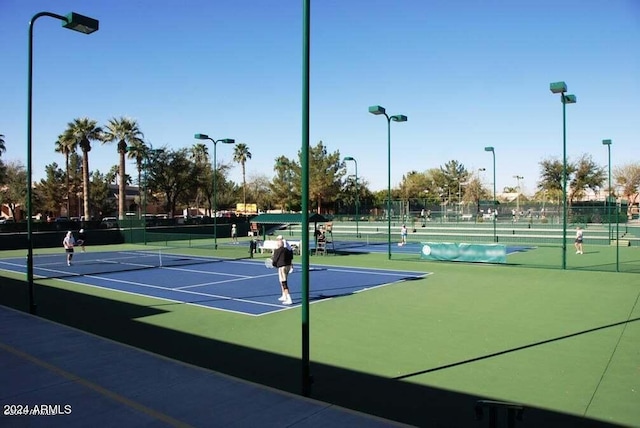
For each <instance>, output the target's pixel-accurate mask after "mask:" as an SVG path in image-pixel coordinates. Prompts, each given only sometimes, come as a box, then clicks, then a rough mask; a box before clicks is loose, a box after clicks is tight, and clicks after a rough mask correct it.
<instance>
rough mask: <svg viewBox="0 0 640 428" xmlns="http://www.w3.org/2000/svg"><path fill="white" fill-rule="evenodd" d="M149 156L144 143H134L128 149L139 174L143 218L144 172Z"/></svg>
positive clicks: (139, 192)
mask: <svg viewBox="0 0 640 428" xmlns="http://www.w3.org/2000/svg"><path fill="white" fill-rule="evenodd" d="M148 155H149V147H147V145H146V144H145V143H143V142H142V141H138V142H133V143H131V144H130V145H129V147H128V148H127V157H128V158H129V159H134V160H135V161H136V171H137V172H138V181H137V183H138V200H139V204H138V216H139V217H142V204H143V203H145V202H146V201H144V199H145V198H143V197H142V189H143V188H144V185H143V183H142V171H143V170H144V165H145V162H146V159H147V156H148Z"/></svg>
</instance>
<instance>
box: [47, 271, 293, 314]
mask: <svg viewBox="0 0 640 428" xmlns="http://www.w3.org/2000/svg"><path fill="white" fill-rule="evenodd" d="M56 280H57V281H62V282H68V283H69V284H73V285H76V286H77V285H82V286H86V287H92V288H99V289H101V290H107V291H112V292H113V291H115V292H117V293H125V294H130V295H132V296H138V297H143V298H145V299H157V300H164V301H166V302H171V303H176V304H181V305H189V306H197V307H199V308H203V309H209V310H215V311H222V312H229V313H232V314H238V315H248V316H251V317H259V316H262V315H266V314H270V313H273V312H280V311H270V312H267V313H266V314H252V313H249V312H243V311H235V310H233V309H226V308H219V307H217V306H207V305H203V304H200V303H197V302H185V301H184V300H175V299H170V298H168V297H160V296H151V295H149V294H144V293H136V292H135V291H128V290H116V289H113V288H110V287H106V286H103V285H96V284H84V283H81V282H75V281H72V280H70V279H60V278H56ZM156 306H157V305H151V306H150V307H151V308H154V307H156ZM292 307H295V306H293V305H292V306H287V307H285V308H282V309H290V308H292Z"/></svg>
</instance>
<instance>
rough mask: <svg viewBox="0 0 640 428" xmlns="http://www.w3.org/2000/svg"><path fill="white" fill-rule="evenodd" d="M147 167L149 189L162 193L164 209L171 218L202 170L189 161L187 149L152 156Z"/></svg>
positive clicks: (167, 151) (157, 153) (166, 151)
mask: <svg viewBox="0 0 640 428" xmlns="http://www.w3.org/2000/svg"><path fill="white" fill-rule="evenodd" d="M153 160H154V161H153V162H151V164H150V165H149V188H150V190H151V189H155V190H157V191H159V192H162V193H164V196H165V200H164V207H165V209H166V212H167V213H169V214H170V215H171V216H173V214H174V213H175V211H176V205H177V204H178V202H179V201H184V200H185V199H186V197H185V195H187V194H188V193H189V192H190V191H191V190H192V189H193V188H194V187H195V185H196V184H195V183H196V182H197V180H198V176H199V175H200V173H201V172H202V169H201V168H200V167H198V166H197V165H196V163H195V162H193V161H191V159H190V156H189V151H188V149H180V150H176V151H174V150H164V151H162V152H156V153H155V154H154V159H153Z"/></svg>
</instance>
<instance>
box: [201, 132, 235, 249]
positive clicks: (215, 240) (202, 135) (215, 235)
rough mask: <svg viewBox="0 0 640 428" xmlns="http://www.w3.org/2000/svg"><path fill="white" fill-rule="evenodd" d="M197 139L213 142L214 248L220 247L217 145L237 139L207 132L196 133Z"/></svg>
mask: <svg viewBox="0 0 640 428" xmlns="http://www.w3.org/2000/svg"><path fill="white" fill-rule="evenodd" d="M193 138H195V139H196V140H209V141H211V142H213V248H214V249H216V250H217V249H218V188H217V181H216V175H217V170H218V164H217V159H216V146H217V145H218V143H222V144H235V142H236V140H234V139H233V138H223V139H222V140H216V139H213V138H211V137H209V136H208V135H207V134H195V135H194V136H193Z"/></svg>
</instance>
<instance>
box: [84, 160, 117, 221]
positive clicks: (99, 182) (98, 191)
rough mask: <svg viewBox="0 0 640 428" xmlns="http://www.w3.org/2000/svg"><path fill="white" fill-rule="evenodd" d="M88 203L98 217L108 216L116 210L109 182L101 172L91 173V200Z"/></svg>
mask: <svg viewBox="0 0 640 428" xmlns="http://www.w3.org/2000/svg"><path fill="white" fill-rule="evenodd" d="M89 205H90V206H91V211H92V212H95V213H97V214H99V216H100V217H105V216H109V215H111V214H112V213H113V212H114V211H115V210H116V204H115V201H114V199H113V198H112V194H111V189H110V182H109V180H108V179H107V177H106V175H103V174H101V173H100V171H93V172H92V173H91V200H90V201H89Z"/></svg>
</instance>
